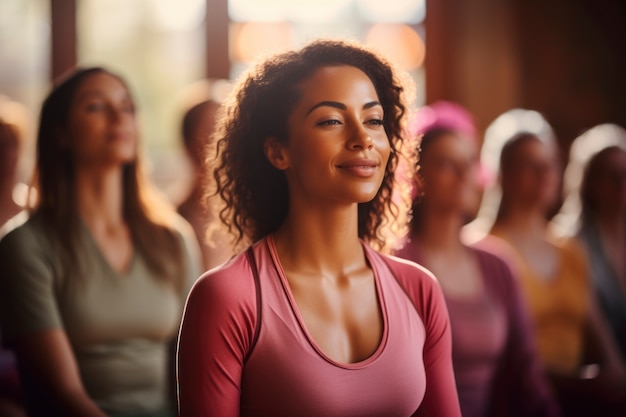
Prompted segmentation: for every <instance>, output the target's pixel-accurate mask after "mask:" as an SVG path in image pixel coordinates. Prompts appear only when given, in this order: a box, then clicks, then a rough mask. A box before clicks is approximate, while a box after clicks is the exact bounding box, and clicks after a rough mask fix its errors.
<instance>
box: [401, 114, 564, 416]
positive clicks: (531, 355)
mask: <svg viewBox="0 0 626 417" xmlns="http://www.w3.org/2000/svg"><path fill="white" fill-rule="evenodd" d="M412 129H413V131H414V132H415V133H418V134H423V137H422V139H421V144H420V147H421V156H420V174H421V175H420V181H421V183H420V184H415V189H416V190H417V192H416V193H414V198H413V216H412V220H411V222H410V227H409V229H410V230H409V234H408V237H407V240H406V242H405V243H404V246H403V247H402V248H401V249H399V250H398V251H397V253H396V254H397V255H398V256H400V257H403V258H406V259H409V260H412V261H415V262H418V263H421V264H422V265H424V266H426V267H427V268H429V269H430V270H431V271H432V272H433V273H434V274H435V275H436V276H437V277H438V279H439V282H440V283H441V287H442V289H443V292H444V297H445V299H446V303H447V306H448V311H449V315H450V323H451V328H452V339H453V346H452V356H453V366H454V372H455V378H456V385H457V390H458V393H459V401H460V404H461V411H462V413H463V416H464V417H483V416H555V415H559V414H560V413H559V410H558V407H557V405H556V403H555V401H554V400H553V397H552V395H551V393H550V391H549V388H548V385H547V382H546V381H545V380H544V377H543V374H542V372H541V368H540V365H539V362H538V359H537V357H536V354H535V351H534V346H533V340H532V336H531V331H530V329H529V321H528V318H527V313H526V311H525V309H524V307H523V304H522V302H521V299H520V295H519V291H518V287H517V284H516V282H515V280H514V278H513V276H512V273H511V270H510V268H509V267H508V265H507V264H506V263H505V262H504V261H503V260H502V259H501V258H500V257H498V256H496V255H494V254H493V251H492V250H490V249H491V247H493V249H496V247H497V242H496V241H490V242H486V241H485V242H483V244H482V245H481V247H480V248H479V247H475V246H473V247H469V246H466V245H465V244H463V243H462V241H461V237H460V231H461V228H462V226H463V225H464V224H465V223H466V222H467V221H468V220H470V219H471V216H472V215H473V214H474V213H475V209H476V207H477V204H478V197H479V186H480V179H481V173H480V170H479V164H478V149H477V148H478V147H477V145H476V143H475V129H474V125H473V121H472V118H471V116H470V114H469V113H468V112H467V111H466V110H465V109H464V108H462V107H460V106H458V105H457V104H454V103H449V102H438V103H435V104H433V105H431V106H429V107H425V108H423V109H422V110H420V112H418V114H417V117H416V119H415V120H414V125H413V126H412ZM487 246H490V247H487Z"/></svg>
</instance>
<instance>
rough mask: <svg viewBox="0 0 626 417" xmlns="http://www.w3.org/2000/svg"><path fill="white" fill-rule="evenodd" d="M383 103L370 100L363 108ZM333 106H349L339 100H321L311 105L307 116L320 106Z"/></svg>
mask: <svg viewBox="0 0 626 417" xmlns="http://www.w3.org/2000/svg"><path fill="white" fill-rule="evenodd" d="M380 105H381V104H380V103H379V102H378V101H370V102H368V103H365V104H364V105H363V110H367V109H370V108H372V107H375V106H380ZM324 106H326V107H333V108H335V109H339V110H346V109H347V107H346V105H345V104H343V103H340V102H338V101H320V102H319V103H317V104H316V105H314V106H313V107H311V108H310V109H309V111H307V112H306V114H307V116H308V115H309V114H310V113H311V112H312V111H313V110H315V109H317V108H318V107H324Z"/></svg>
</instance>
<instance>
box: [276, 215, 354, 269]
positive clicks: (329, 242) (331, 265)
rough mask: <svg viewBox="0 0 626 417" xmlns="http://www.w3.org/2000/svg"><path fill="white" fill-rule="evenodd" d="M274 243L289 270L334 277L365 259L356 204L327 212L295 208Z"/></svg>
mask: <svg viewBox="0 0 626 417" xmlns="http://www.w3.org/2000/svg"><path fill="white" fill-rule="evenodd" d="M274 240H275V242H276V248H277V250H278V253H279V255H280V257H281V263H282V264H283V267H284V268H285V270H290V269H291V270H298V271H299V272H303V273H310V274H320V275H325V276H333V275H336V274H340V273H343V272H345V271H347V270H350V269H352V268H354V267H357V266H362V263H363V262H364V260H365V255H364V253H363V249H362V247H361V244H360V241H359V237H358V214H357V205H356V204H353V205H348V206H345V207H342V208H337V207H333V208H326V209H324V208H320V207H297V206H294V205H291V206H290V212H289V215H288V216H287V218H286V220H285V222H284V223H283V225H282V226H281V227H280V228H279V230H278V231H277V232H276V233H275V235H274Z"/></svg>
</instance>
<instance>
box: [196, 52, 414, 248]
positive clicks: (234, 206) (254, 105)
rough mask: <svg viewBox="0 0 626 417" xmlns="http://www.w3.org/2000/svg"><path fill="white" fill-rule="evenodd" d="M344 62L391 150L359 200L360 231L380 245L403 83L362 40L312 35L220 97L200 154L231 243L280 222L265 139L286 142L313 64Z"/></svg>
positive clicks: (400, 133) (279, 176)
mask: <svg viewBox="0 0 626 417" xmlns="http://www.w3.org/2000/svg"><path fill="white" fill-rule="evenodd" d="M343 65H349V66H353V67H356V68H358V69H360V70H361V71H363V72H364V73H365V74H366V75H367V76H368V77H369V78H370V80H371V81H372V84H373V85H374V88H375V89H376V93H377V95H378V99H379V101H380V103H381V105H382V107H383V110H384V114H385V117H384V129H385V132H386V134H387V136H388V137H389V144H390V146H391V155H390V157H389V161H388V162H387V166H386V169H385V175H384V178H383V182H382V185H381V187H380V189H379V190H378V193H377V194H376V196H375V197H374V199H372V200H371V201H369V202H367V203H360V204H359V205H358V234H359V237H360V238H361V239H363V240H365V241H367V242H369V243H373V244H374V245H375V246H378V247H379V248H382V247H383V246H385V243H386V237H385V233H383V231H382V230H381V229H382V226H385V225H390V224H392V223H394V221H395V220H396V218H397V217H398V207H397V205H395V204H394V202H393V201H392V189H393V184H394V171H395V169H396V167H397V165H398V161H399V157H400V155H399V154H400V149H401V148H402V146H401V145H402V142H403V140H404V135H405V132H406V129H405V126H404V125H405V120H406V113H407V105H406V104H405V99H406V97H405V95H406V93H407V86H408V83H410V81H409V80H407V79H405V78H402V75H403V74H400V73H398V72H396V71H394V69H393V67H392V65H391V64H390V63H388V62H387V61H385V60H384V59H383V58H381V57H380V56H378V55H377V54H375V53H374V52H372V51H369V50H368V49H366V48H364V47H363V46H361V45H358V44H356V43H352V42H347V41H334V40H317V41H314V42H312V43H309V44H308V45H306V46H305V47H303V48H302V49H300V50H298V51H290V52H285V53H281V54H278V55H274V56H272V57H269V58H267V59H266V60H264V61H262V62H261V63H259V64H258V65H256V66H254V67H253V68H252V69H251V70H250V71H249V72H247V74H245V75H244V76H243V78H241V79H240V81H239V82H238V84H237V85H236V86H235V88H234V89H233V91H232V93H231V95H230V97H229V98H228V99H227V100H226V101H225V102H224V103H223V107H222V109H221V112H222V113H221V116H220V117H219V119H218V126H217V128H216V137H215V139H216V140H215V141H213V143H214V145H213V149H209V156H208V158H207V159H208V160H210V159H212V157H216V158H217V161H216V162H217V166H216V168H215V170H213V171H212V174H213V180H214V184H212V186H213V187H214V188H213V189H212V191H209V193H210V194H211V195H213V196H219V197H221V200H222V201H221V202H219V205H220V208H219V210H218V211H219V219H220V220H221V221H222V222H223V223H224V225H225V226H226V227H227V228H228V230H229V232H230V233H231V234H233V235H234V236H235V244H237V243H241V242H242V241H246V240H247V241H248V242H254V241H256V240H258V239H260V238H262V237H264V236H266V235H267V234H270V233H272V232H274V231H276V230H277V229H278V228H279V226H280V225H281V224H282V223H283V221H284V220H285V218H286V216H287V212H288V205H289V192H288V188H287V180H286V177H285V175H284V173H283V172H282V171H280V170H278V169H276V168H275V167H273V166H272V165H271V164H270V163H269V161H268V160H267V158H266V157H265V154H264V151H263V144H264V141H265V140H266V138H268V137H274V138H276V139H277V140H278V141H281V142H283V143H285V142H286V141H287V137H288V131H287V120H288V118H289V116H290V114H291V112H292V109H293V107H294V106H295V105H296V103H297V102H298V100H299V99H300V97H301V91H300V90H299V86H300V84H301V83H303V82H304V81H306V80H307V79H309V78H310V77H311V76H312V75H313V74H314V73H315V72H316V71H317V70H319V69H320V68H323V67H329V66H343ZM209 175H210V174H209Z"/></svg>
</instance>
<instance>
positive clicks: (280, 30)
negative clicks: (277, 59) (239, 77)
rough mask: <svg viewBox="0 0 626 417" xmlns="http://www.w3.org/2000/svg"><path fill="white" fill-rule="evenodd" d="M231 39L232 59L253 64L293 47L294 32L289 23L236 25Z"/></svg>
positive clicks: (232, 28)
mask: <svg viewBox="0 0 626 417" xmlns="http://www.w3.org/2000/svg"><path fill="white" fill-rule="evenodd" d="M231 39H232V40H233V41H232V43H231V50H230V55H231V59H234V60H236V61H240V62H251V61H254V60H256V59H257V58H259V57H260V56H263V55H266V54H269V53H272V52H276V51H279V50H282V49H286V48H289V47H291V46H293V45H292V43H293V32H292V28H291V25H289V24H288V23H266V22H264V23H262V22H250V23H236V24H233V25H232V26H231Z"/></svg>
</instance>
